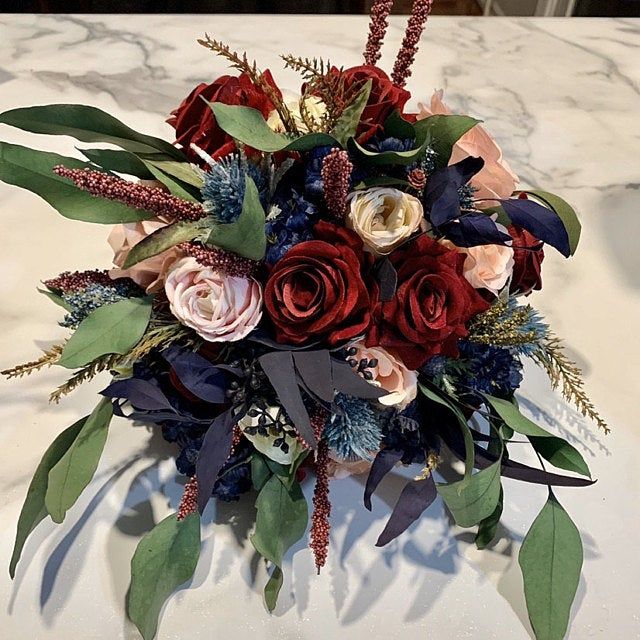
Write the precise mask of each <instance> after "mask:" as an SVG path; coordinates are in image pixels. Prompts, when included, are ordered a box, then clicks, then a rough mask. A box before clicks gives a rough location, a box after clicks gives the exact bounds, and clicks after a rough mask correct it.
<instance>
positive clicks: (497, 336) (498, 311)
mask: <svg viewBox="0 0 640 640" xmlns="http://www.w3.org/2000/svg"><path fill="white" fill-rule="evenodd" d="M532 313H535V312H534V311H533V308H532V307H531V306H530V305H525V306H521V307H516V308H515V309H509V304H508V302H505V301H501V300H499V301H496V302H495V303H494V304H493V305H492V306H491V307H489V309H487V311H484V312H483V313H480V314H478V315H477V316H476V317H475V318H474V319H473V320H472V321H471V324H470V325H469V335H468V338H467V339H468V340H471V341H472V342H479V343H480V344H486V345H490V346H493V347H521V346H524V345H529V344H533V343H537V341H538V340H539V338H540V335H539V332H538V331H536V330H535V329H528V328H526V327H527V325H528V324H530V322H531V317H532Z"/></svg>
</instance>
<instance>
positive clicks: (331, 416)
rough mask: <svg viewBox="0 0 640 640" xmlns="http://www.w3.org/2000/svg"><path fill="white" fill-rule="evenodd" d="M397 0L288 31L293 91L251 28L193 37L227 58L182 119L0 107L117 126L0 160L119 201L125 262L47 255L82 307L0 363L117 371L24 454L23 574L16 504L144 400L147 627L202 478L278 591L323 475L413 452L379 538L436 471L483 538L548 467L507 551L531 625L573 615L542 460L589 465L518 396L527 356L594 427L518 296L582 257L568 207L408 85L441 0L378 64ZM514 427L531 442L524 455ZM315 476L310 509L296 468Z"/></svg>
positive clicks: (49, 285) (136, 610)
mask: <svg viewBox="0 0 640 640" xmlns="http://www.w3.org/2000/svg"><path fill="white" fill-rule="evenodd" d="M391 4H392V1H391V0H376V1H375V2H374V3H373V9H372V15H371V23H370V31H369V37H368V40H367V44H366V48H365V53H364V61H365V64H364V65H362V66H359V67H354V68H348V69H344V68H339V67H336V66H335V65H333V64H331V63H329V62H327V61H324V60H319V59H316V58H313V59H307V58H299V57H295V56H293V55H284V56H282V58H283V60H284V63H285V66H286V67H288V68H291V69H294V70H296V71H299V72H300V74H301V76H302V90H301V95H299V96H296V97H293V98H289V97H287V96H286V95H285V94H284V93H283V92H282V91H281V90H280V88H279V87H278V86H277V84H276V82H275V81H274V79H273V77H272V75H271V73H270V72H269V71H264V72H263V71H260V70H259V69H258V67H257V66H256V64H255V63H254V62H250V61H249V59H248V58H247V56H246V54H245V55H239V54H237V53H235V52H233V51H232V50H231V49H230V48H229V47H227V46H226V45H225V44H223V43H221V42H219V41H217V40H214V39H212V38H210V37H208V36H207V37H205V38H204V39H203V40H200V44H202V45H203V46H204V47H206V48H208V49H210V50H211V51H213V52H215V53H216V54H218V55H220V56H222V57H223V58H225V59H226V60H228V61H229V63H230V64H231V66H232V67H233V68H234V69H236V70H237V71H238V73H237V74H236V75H225V76H222V77H220V78H218V79H217V80H215V81H214V82H212V83H211V84H205V83H203V84H200V85H199V86H197V87H196V88H195V89H194V90H193V91H192V93H191V94H190V95H189V96H188V97H187V98H186V99H185V100H184V101H183V102H182V104H181V105H180V106H179V107H178V108H177V109H176V110H175V111H174V112H173V113H172V114H171V115H170V117H169V120H168V122H169V124H171V125H172V127H173V128H174V129H175V132H176V141H175V144H170V143H168V142H165V141H163V140H160V139H158V138H155V137H152V136H148V135H144V134H141V133H138V132H136V131H134V130H132V129H130V128H129V127H127V126H126V125H124V124H123V123H121V122H120V121H118V120H117V119H116V118H114V117H113V116H111V115H109V114H107V113H105V112H103V111H101V110H99V109H97V108H94V107H90V106H84V105H64V104H56V105H48V106H35V107H28V108H20V109H14V110H11V111H8V112H5V113H3V114H1V115H0V123H3V124H6V125H11V126H14V127H18V128H20V129H23V130H26V131H30V132H35V133H41V134H59V135H68V136H74V137H75V138H77V139H78V140H79V141H81V142H83V143H90V144H94V143H99V144H102V143H109V144H110V145H111V147H110V148H104V147H93V146H92V147H89V148H83V149H81V153H82V154H83V156H84V159H77V158H71V157H63V156H60V155H57V154H54V153H48V152H44V151H37V150H34V149H29V148H25V147H21V146H17V145H13V144H8V143H4V142H3V143H0V178H1V179H2V180H4V181H5V182H8V183H10V184H13V185H17V186H19V187H23V188H25V189H28V190H30V191H32V192H34V193H36V194H38V195H39V196H41V197H42V198H44V199H45V200H46V201H47V202H48V203H49V204H51V205H52V206H53V207H54V208H55V209H57V210H58V212H59V213H60V214H62V215H63V216H66V217H67V218H72V219H76V220H81V221H85V222H93V223H99V224H104V225H113V227H112V229H111V232H110V235H109V238H108V241H109V244H110V245H111V247H112V248H113V251H114V264H115V267H114V268H111V269H109V270H95V271H80V272H78V271H73V272H65V273H62V274H60V275H59V276H57V277H55V278H52V279H49V280H45V281H44V288H43V289H42V291H41V292H42V293H43V294H45V295H46V296H48V297H49V298H50V299H51V300H52V301H53V302H55V303H56V304H58V305H60V307H62V308H63V310H64V317H63V319H62V320H61V323H60V324H61V325H62V326H63V327H67V328H68V329H69V330H70V331H71V333H70V335H69V337H68V339H66V340H65V341H64V342H63V343H61V344H57V345H55V346H53V347H51V348H50V349H48V350H47V351H46V352H45V353H44V354H43V355H42V357H40V358H39V359H37V360H36V361H34V362H29V363H27V364H24V365H20V366H17V367H14V368H12V369H8V370H6V371H4V372H3V373H4V374H5V375H6V376H8V377H19V376H22V375H24V374H29V373H32V372H34V371H36V370H39V369H41V368H43V367H47V366H50V365H57V366H59V367H63V368H65V369H68V370H70V371H72V372H73V373H72V374H71V377H70V378H69V379H68V381H67V382H65V383H64V384H63V385H62V386H61V387H59V388H58V389H56V390H55V391H54V392H53V393H52V395H51V399H52V400H53V401H54V402H57V401H58V400H60V398H61V397H62V396H64V395H66V394H68V393H70V392H71V391H72V390H73V389H75V388H76V387H77V386H78V385H80V384H81V383H82V382H84V381H86V380H88V379H90V378H92V377H93V376H95V375H96V374H98V373H100V372H109V373H110V374H111V376H112V379H111V382H110V383H109V384H108V386H106V387H105V388H104V390H103V391H102V392H101V399H100V401H99V402H98V404H97V406H96V408H95V409H94V410H93V411H92V412H91V413H90V414H89V415H87V416H85V417H83V418H82V419H80V420H78V421H77V422H76V423H75V424H73V425H71V426H70V427H68V428H67V429H66V430H65V431H63V432H62V433H61V434H60V435H59V436H58V437H57V438H56V439H55V441H54V442H53V444H52V445H51V446H50V447H49V449H47V451H46V452H45V453H44V456H43V458H42V461H41V462H40V464H39V466H38V468H37V469H36V472H35V475H34V477H33V480H32V482H31V485H30V487H29V490H28V493H27V497H26V500H25V503H24V506H23V508H22V512H21V514H20V517H19V521H18V526H17V536H16V542H15V548H14V552H13V557H12V559H11V566H10V574H11V576H12V577H13V576H14V574H15V570H16V565H17V563H18V560H19V558H20V555H21V552H22V550H23V547H24V544H25V541H26V539H27V537H28V535H29V534H30V533H31V531H33V529H34V528H35V527H36V526H37V525H38V524H39V523H40V522H41V521H42V520H44V519H45V518H47V517H51V519H52V520H53V521H54V522H57V523H59V522H62V521H63V520H64V518H65V516H66V514H67V512H68V511H69V510H70V509H71V508H72V507H73V505H74V503H75V502H76V500H77V498H78V497H79V495H80V494H81V492H82V491H83V489H84V488H85V487H86V486H87V485H88V484H89V482H90V481H91V479H92V476H93V474H94V472H95V470H96V468H97V466H98V463H99V460H100V456H101V453H102V450H103V448H104V445H105V441H106V439H107V436H108V429H109V423H110V421H111V419H112V416H113V415H115V416H120V417H126V418H128V419H129V420H132V421H136V422H138V421H140V422H143V423H146V424H152V425H156V427H155V428H157V429H159V430H161V431H162V435H163V437H164V438H165V439H166V440H167V441H169V442H171V443H174V444H175V450H176V466H177V470H178V472H179V473H180V474H182V475H183V476H185V484H184V496H183V498H182V501H181V503H180V505H179V508H178V510H177V513H175V514H173V515H170V516H169V517H167V518H166V519H164V520H163V521H161V522H160V523H159V524H158V525H157V526H156V527H155V528H154V529H153V530H151V531H150V532H149V533H148V534H147V535H145V536H144V537H143V538H142V539H141V541H140V543H139V545H138V548H137V550H136V552H135V555H134V556H133V559H132V577H131V588H130V591H129V594H128V602H127V611H128V615H129V617H130V618H131V620H132V621H133V622H134V623H135V624H136V625H137V627H138V629H139V630H140V633H141V634H142V636H143V637H144V638H146V639H147V640H149V639H150V638H153V637H154V636H155V635H156V631H157V625H158V615H159V612H160V609H161V607H162V605H163V603H164V601H165V600H166V599H167V598H168V597H169V596H170V594H171V593H172V591H173V590H175V588H177V587H178V586H179V585H180V584H182V583H184V582H187V581H188V580H189V579H190V578H191V576H192V575H193V572H194V570H195V567H196V564H197V561H198V555H199V550H200V518H201V514H202V513H203V511H204V509H205V507H206V506H207V503H208V502H209V500H210V499H211V498H212V497H214V498H215V499H217V500H227V501H229V500H231V501H233V500H238V498H239V496H240V495H241V494H244V493H250V492H253V494H252V495H253V496H254V497H255V503H256V509H257V515H256V522H255V528H254V532H253V534H252V536H251V541H252V543H253V545H254V547H255V549H256V550H257V551H258V553H259V554H260V555H261V556H263V557H264V558H265V560H266V561H267V562H268V563H269V565H270V567H271V573H270V578H269V580H268V583H267V584H266V586H265V589H264V596H265V601H266V605H267V607H268V609H269V610H273V609H274V607H275V606H276V600H277V597H278V592H279V590H280V588H281V586H282V584H283V571H282V565H283V555H284V554H285V553H286V551H287V550H288V549H289V548H290V547H291V546H292V545H293V544H294V543H295V542H296V541H297V540H299V539H300V538H301V537H302V536H304V535H305V532H306V531H307V527H308V526H309V528H310V533H309V540H310V543H309V544H310V547H311V550H312V552H313V554H314V557H315V563H316V565H317V568H318V571H320V569H321V568H322V567H323V566H324V564H325V562H326V560H327V554H328V548H329V539H330V527H331V501H332V494H334V492H335V494H338V493H339V492H340V485H339V481H335V480H334V481H332V480H331V479H332V478H335V477H336V476H338V477H340V476H344V475H348V474H349V473H365V474H367V479H366V488H365V491H364V496H363V501H364V506H365V507H366V508H368V509H371V503H372V499H373V496H374V493H375V491H376V488H377V487H378V485H379V484H380V482H381V481H382V479H383V478H384V476H385V475H386V474H388V473H389V472H390V471H391V470H392V469H393V468H394V467H395V466H396V465H405V466H407V465H414V466H415V478H414V479H413V480H410V481H408V482H407V484H406V486H405V487H404V489H403V490H402V493H401V494H400V496H399V498H398V500H397V503H396V505H395V507H394V508H393V511H392V513H391V514H390V516H389V519H388V522H387V523H386V526H385V527H384V529H383V530H382V531H381V533H380V536H379V539H378V542H377V545H378V546H384V545H386V544H388V543H389V542H391V541H392V540H394V539H395V538H396V537H397V536H399V535H401V534H402V533H403V532H404V531H405V530H406V529H407V528H408V527H410V526H411V524H412V523H413V522H415V521H416V520H417V519H418V518H419V517H420V515H421V514H422V513H423V512H424V511H425V509H427V508H428V507H429V506H430V505H431V504H432V503H433V502H434V501H435V500H436V499H437V497H438V496H440V497H441V498H442V500H444V503H445V505H446V507H447V509H448V510H449V512H450V513H451V515H452V517H453V519H454V520H455V522H456V523H457V524H458V525H459V526H461V527H475V528H476V531H477V533H476V544H477V546H478V547H479V548H484V547H487V546H488V545H491V544H492V541H493V540H494V538H495V536H496V528H497V525H498V522H499V520H500V516H501V512H502V505H503V490H502V486H501V478H503V477H505V478H512V479H516V480H521V481H523V482H531V483H536V484H543V485H547V486H548V487H549V497H548V501H547V502H546V504H545V505H544V507H543V508H542V511H541V512H540V514H539V515H538V516H537V518H536V519H535V521H534V522H533V525H532V526H531V529H530V530H529V532H528V533H527V535H526V537H525V539H524V542H523V544H522V547H521V550H520V555H519V561H520V565H521V568H522V574H523V578H524V589H525V596H526V602H527V606H528V610H529V615H530V619H531V623H532V626H533V629H534V631H535V634H536V637H537V638H539V639H554V638H562V637H563V636H564V634H565V632H566V628H567V624H568V620H569V613H570V607H571V603H572V600H573V597H574V595H575V591H576V588H577V585H578V579H579V573H580V569H581V564H582V545H581V541H580V536H579V534H578V530H577V528H576V526H575V525H574V524H573V523H572V521H571V520H570V518H569V516H568V515H567V513H566V512H565V510H564V509H563V507H562V506H561V505H560V503H559V501H558V499H557V498H556V496H555V494H554V492H553V490H552V487H555V486H563V487H578V486H588V485H590V484H592V482H593V481H592V479H591V476H590V472H589V469H588V467H587V464H586V463H585V461H584V459H583V458H582V456H581V454H580V453H579V452H578V450H577V449H575V448H574V447H573V446H572V445H571V444H569V443H568V442H566V441H565V440H563V439H562V438H560V437H559V436H558V435H556V434H554V433H552V432H549V431H547V430H545V429H543V428H542V427H540V426H538V425H537V424H535V423H534V422H532V421H531V420H529V419H528V418H527V417H525V416H524V415H523V414H522V413H520V411H519V409H518V404H517V402H516V399H515V397H514V393H515V391H516V390H517V388H518V386H519V385H520V383H521V381H522V367H523V364H522V363H523V361H524V360H525V359H527V358H528V359H531V360H533V361H534V362H535V363H537V364H538V365H540V366H541V367H542V368H543V369H544V370H545V371H546V372H547V373H548V375H549V377H550V380H551V382H552V385H553V386H554V387H559V388H560V390H561V391H562V393H563V394H564V396H565V397H566V398H567V399H568V400H571V401H573V402H574V403H575V405H576V406H577V408H578V410H579V411H580V412H581V413H582V414H583V415H585V416H587V417H589V418H591V419H593V420H594V421H595V422H596V423H597V424H598V426H599V427H601V428H602V429H604V430H605V431H608V427H607V425H606V424H605V422H604V421H603V420H602V418H601V417H600V416H599V415H598V413H597V412H596V410H595V408H594V406H593V405H592V403H591V402H590V400H589V399H588V397H587V396H586V394H585V392H584V390H583V386H582V382H581V377H580V372H579V370H578V369H577V368H576V366H575V365H574V364H573V363H572V362H571V361H570V360H569V359H568V358H567V357H566V356H565V355H564V353H563V351H562V343H561V341H560V340H559V339H558V338H557V337H556V336H555V335H554V334H553V333H552V332H551V330H550V329H549V327H548V326H547V324H546V323H545V322H544V320H543V319H542V317H541V316H540V315H539V314H538V313H537V312H536V311H535V310H534V309H533V307H531V306H530V305H529V304H528V303H527V302H526V301H525V298H526V297H527V296H529V294H531V293H532V291H534V290H538V289H540V288H541V276H540V274H541V266H542V263H543V258H544V252H545V251H547V250H548V248H549V247H550V248H551V249H552V250H557V251H559V252H560V253H561V254H562V255H564V256H566V257H569V256H571V255H572V254H573V253H574V252H575V250H576V246H577V244H578V239H579V236H580V224H579V222H578V219H577V217H576V214H575V212H574V211H573V209H572V208H571V207H570V206H569V205H568V204H567V203H566V202H565V201H564V200H562V199H561V198H559V197H558V196H555V195H552V194H550V193H547V192H545V191H540V190H519V189H517V183H518V179H517V177H516V175H515V174H514V173H513V171H512V170H511V169H510V168H509V166H508V164H507V162H506V161H505V160H504V159H503V157H502V154H501V151H500V149H499V147H498V146H497V144H496V143H495V142H494V140H493V139H492V138H491V136H490V135H489V134H488V133H487V132H486V131H485V129H484V128H483V127H482V126H481V125H480V123H479V121H478V120H476V119H474V118H471V117H469V116H465V115H456V114H453V113H452V112H451V111H450V109H449V107H448V106H447V105H446V104H445V103H444V101H443V95H442V92H437V93H435V94H434V95H433V96H432V98H431V101H430V103H429V104H420V108H419V111H418V112H417V113H415V112H411V111H409V110H407V103H408V101H409V99H410V94H409V92H408V91H407V90H406V88H405V83H406V80H407V78H408V77H409V75H410V68H411V65H412V63H413V60H414V57H415V54H416V49H417V45H418V41H419V39H420V35H421V33H422V30H423V27H424V25H425V22H426V20H427V16H428V14H429V11H430V8H431V0H416V1H415V3H414V7H413V13H412V15H411V16H410V18H409V21H408V25H407V30H406V34H405V37H404V40H403V42H402V47H401V49H400V52H399V53H398V56H397V59H396V62H395V65H394V67H393V72H392V74H391V77H389V76H387V74H386V73H385V72H384V71H383V70H382V69H380V68H378V67H377V66H375V65H376V62H377V61H378V59H379V57H380V48H381V46H382V41H383V39H384V34H385V30H386V27H387V18H388V14H389V11H390V9H391ZM114 146H115V147H117V149H114V148H113V147H114ZM123 176H124V177H123ZM527 444H528V445H529V446H531V447H533V449H534V450H535V452H536V453H537V455H538V457H539V459H540V468H534V467H531V466H528V465H525V464H523V463H520V462H518V461H517V460H516V459H514V457H512V455H513V454H514V453H516V457H517V451H518V449H519V448H521V447H523V446H526V445H527ZM457 461H461V463H462V465H463V470H461V469H460V468H459V467H458V466H457V464H456V462H457ZM547 464H549V465H551V466H553V467H556V468H557V469H558V470H560V471H563V473H558V472H556V471H550V470H548V469H547V468H546V465H547ZM567 471H568V472H570V474H569V475H567V474H566V473H564V472H567ZM305 478H306V480H305ZM313 478H315V480H314V482H315V487H314V491H313V500H312V504H311V505H310V507H311V509H310V510H311V516H310V517H309V508H308V505H307V502H306V500H305V497H304V494H303V491H302V488H301V483H303V482H306V481H309V482H310V481H312V479H313ZM444 478H446V479H447V481H444Z"/></svg>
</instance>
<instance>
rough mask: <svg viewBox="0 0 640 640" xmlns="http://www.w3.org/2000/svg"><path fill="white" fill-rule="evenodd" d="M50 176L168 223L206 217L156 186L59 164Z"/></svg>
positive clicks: (198, 207)
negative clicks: (160, 217) (69, 181)
mask: <svg viewBox="0 0 640 640" xmlns="http://www.w3.org/2000/svg"><path fill="white" fill-rule="evenodd" d="M53 171H54V173H56V174H57V175H59V176H60V177H62V178H67V179H68V180H71V181H72V182H73V183H74V184H75V185H76V187H78V189H82V190H83V191H87V192H88V193H90V194H91V195H92V196H96V197H99V198H106V199H107V200H116V201H118V202H122V203H123V204H126V205H127V206H129V207H133V208H134V209H141V210H143V211H150V212H151V213H155V214H156V215H158V216H166V217H167V218H171V219H172V220H200V218H204V217H205V216H206V215H207V214H206V212H205V210H204V209H203V208H202V206H201V205H200V204H198V203H196V202H189V201H187V200H183V199H182V198H177V197H176V196H172V195H171V194H169V193H167V192H166V191H164V190H163V189H159V188H157V187H147V186H145V185H142V184H138V183H135V182H130V181H129V180H124V179H123V178H118V177H117V176H112V175H109V174H108V173H103V172H102V171H94V170H93V169H68V168H67V167H64V166H62V165H58V166H56V167H54V168H53Z"/></svg>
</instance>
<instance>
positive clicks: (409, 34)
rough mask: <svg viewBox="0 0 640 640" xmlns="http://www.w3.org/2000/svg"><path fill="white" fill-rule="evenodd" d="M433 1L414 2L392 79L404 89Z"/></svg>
mask: <svg viewBox="0 0 640 640" xmlns="http://www.w3.org/2000/svg"><path fill="white" fill-rule="evenodd" d="M432 6H433V0H414V3H413V8H412V10H411V16H409V21H408V22H407V30H406V31H405V33H404V39H403V40H402V46H401V47H400V51H398V57H397V58H396V62H395V64H394V65H393V73H392V74H391V79H392V80H393V82H394V84H397V85H398V86H399V87H404V85H405V84H406V83H407V78H408V77H409V76H410V75H411V65H412V64H413V61H414V59H415V57H416V53H417V51H418V42H420V36H421V35H422V32H423V30H424V27H425V25H426V23H427V18H428V17H429V14H430V13H431V7H432Z"/></svg>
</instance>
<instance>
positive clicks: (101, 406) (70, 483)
mask: <svg viewBox="0 0 640 640" xmlns="http://www.w3.org/2000/svg"><path fill="white" fill-rule="evenodd" d="M112 416H113V408H112V406H111V401H110V400H108V399H106V398H103V399H102V400H100V402H99V403H98V406H97V407H96V408H95V409H94V410H93V411H92V412H91V414H90V415H89V417H87V418H86V419H85V421H84V423H83V424H82V427H81V429H80V431H79V433H78V435H77V437H76V439H75V440H74V441H73V443H72V444H71V446H70V447H69V448H68V449H67V451H66V452H65V453H64V455H63V456H62V457H61V458H60V460H58V462H57V463H56V464H55V465H54V466H53V467H52V468H51V470H50V471H49V479H48V483H47V488H46V494H45V498H44V502H45V505H46V508H47V511H48V512H49V514H50V515H51V519H52V520H53V521H54V522H57V523H60V522H62V521H63V520H64V517H65V515H66V513H67V511H68V510H69V509H70V508H71V507H72V506H73V505H74V504H75V502H76V500H77V499H78V498H79V497H80V494H81V493H82V492H83V491H84V489H85V487H86V486H87V485H88V484H89V483H90V482H91V479H92V478H93V474H94V473H95V471H96V469H97V468H98V463H99V462H100V456H101V455H102V450H103V449H104V445H105V442H106V441H107V434H108V432H109V423H110V422H111V417H112Z"/></svg>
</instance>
